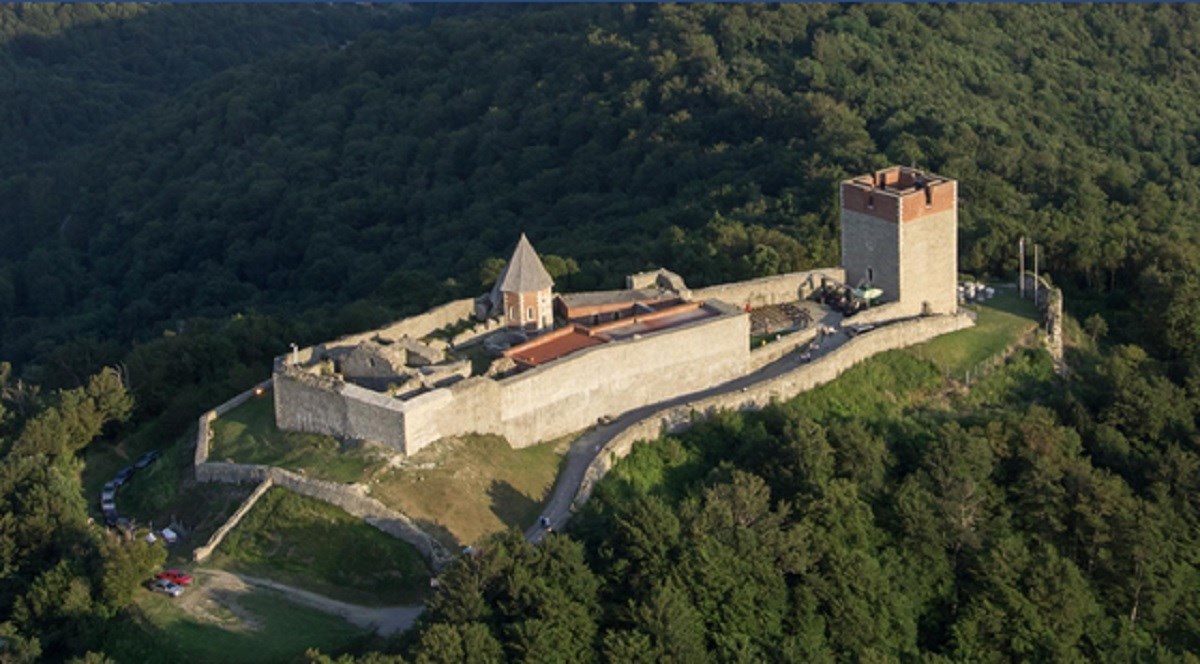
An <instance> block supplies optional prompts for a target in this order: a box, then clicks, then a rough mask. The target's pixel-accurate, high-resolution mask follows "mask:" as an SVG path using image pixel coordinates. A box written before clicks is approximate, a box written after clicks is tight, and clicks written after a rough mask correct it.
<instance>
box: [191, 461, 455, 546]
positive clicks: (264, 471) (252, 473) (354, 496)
mask: <svg viewBox="0 0 1200 664" xmlns="http://www.w3.org/2000/svg"><path fill="white" fill-rule="evenodd" d="M196 480H197V481H199V482H220V483H224V484H244V483H247V482H267V481H270V483H271V485H272V486H279V487H283V488H285V489H287V490H289V491H292V492H295V493H298V494H300V495H302V496H308V497H310V498H315V499H317V500H320V501H322V502H326V503H329V504H330V505H334V506H335V507H339V508H341V509H342V510H345V511H346V512H347V513H348V514H350V515H352V516H355V517H358V518H360V519H362V520H363V521H365V522H367V523H369V524H370V525H372V526H374V527H375V528H378V529H379V530H381V531H383V532H385V533H387V534H389V535H391V536H393V537H396V538H398V539H402V540H404V541H405V542H408V543H409V544H411V545H413V546H414V547H416V549H417V550H418V551H419V552H420V553H421V555H422V556H424V557H425V559H426V560H427V561H429V563H430V565H432V566H433V567H434V568H435V569H440V568H441V567H443V566H445V565H446V564H448V563H449V562H450V560H451V559H452V556H451V555H450V553H449V552H448V551H447V550H446V548H445V547H444V546H442V544H441V542H438V541H437V540H436V539H434V538H433V536H431V535H429V534H428V533H426V532H425V531H423V530H421V529H420V528H419V527H418V526H417V525H416V524H415V523H413V521H412V519H409V518H408V517H407V516H405V515H403V514H401V513H400V512H397V511H395V510H393V509H391V508H389V507H387V506H386V505H384V504H383V503H381V502H379V501H378V500H376V499H374V498H372V497H370V496H368V495H366V492H365V491H364V490H363V488H362V487H361V486H360V485H350V484H339V483H337V482H328V481H325V480H317V479H312V478H308V477H304V476H303V475H300V474H298V473H294V472H292V471H290V470H284V469H283V468H276V467H273V466H258V465H253V464H238V463H205V464H202V465H199V466H196Z"/></svg>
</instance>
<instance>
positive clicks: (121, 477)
mask: <svg viewBox="0 0 1200 664" xmlns="http://www.w3.org/2000/svg"><path fill="white" fill-rule="evenodd" d="M131 477H133V468H132V467H131V466H125V467H124V468H122V469H121V471H120V472H119V473H117V476H116V477H114V478H113V481H114V482H116V483H117V486H121V485H123V484H125V483H126V482H128V481H129V478H131Z"/></svg>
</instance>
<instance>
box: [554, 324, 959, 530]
mask: <svg viewBox="0 0 1200 664" xmlns="http://www.w3.org/2000/svg"><path fill="white" fill-rule="evenodd" d="M973 324H974V321H973V319H972V318H971V317H970V316H965V315H958V316H930V317H926V318H915V319H911V320H907V321H901V322H898V323H893V324H891V325H885V326H883V327H880V328H878V329H875V330H872V331H870V332H867V333H864V334H861V335H859V336H857V337H854V338H853V339H851V340H849V341H847V342H846V343H845V344H844V345H842V347H841V348H838V349H837V350H836V351H833V352H832V353H830V354H829V355H826V356H824V357H822V358H820V359H818V360H815V361H813V362H812V363H810V364H804V365H800V366H798V367H797V368H795V369H793V370H792V371H789V372H787V373H785V374H782V375H780V376H778V377H776V378H773V379H770V380H765V381H763V382H761V383H757V384H755V385H753V386H751V387H748V388H746V389H745V390H744V391H741V392H727V393H724V394H718V395H714V396H711V397H708V398H705V399H698V400H696V401H693V402H690V403H687V404H683V405H679V406H672V407H668V408H663V409H662V410H659V411H657V412H655V413H652V414H651V415H649V416H647V417H645V418H643V419H641V420H638V421H637V422H635V423H633V424H631V425H630V426H628V427H626V428H625V429H624V430H623V431H621V432H620V433H618V434H617V435H616V436H614V437H613V438H611V439H610V440H609V441H608V443H607V444H605V446H604V449H603V450H601V452H600V453H599V454H598V455H597V456H596V458H595V459H594V460H593V461H592V463H591V465H589V466H588V469H587V472H586V473H585V475H584V479H583V482H581V483H580V485H579V489H578V491H577V492H576V494H575V501H574V504H575V506H576V507H578V506H580V505H582V504H583V503H584V502H586V501H587V499H588V498H589V497H591V494H592V490H593V489H594V488H595V485H596V482H599V481H600V479H602V478H603V477H604V476H605V475H606V474H607V473H608V471H609V470H611V469H612V467H613V466H614V465H616V463H617V461H619V460H621V459H623V458H625V457H626V456H628V455H629V453H630V451H632V449H633V445H634V443H636V442H638V441H641V440H653V439H655V438H658V437H659V436H661V435H663V434H667V433H676V432H679V431H682V430H684V429H687V428H689V427H691V425H692V424H693V423H694V422H697V421H701V420H705V419H708V418H710V417H712V416H713V415H714V414H716V413H717V412H719V411H722V410H738V411H745V410H759V409H761V408H763V407H764V406H766V405H768V404H770V403H771V402H772V401H781V400H787V399H791V398H793V397H795V396H796V395H798V394H800V393H801V392H805V391H807V390H810V389H812V388H814V387H816V386H818V385H823V384H825V383H828V382H830V381H832V380H834V379H835V378H837V377H838V376H840V375H842V373H844V372H845V371H846V370H847V369H849V368H850V367H853V366H854V365H856V364H858V363H860V362H862V361H863V360H866V359H867V358H870V357H871V356H873V355H877V354H879V353H881V352H884V351H888V350H893V349H897V348H904V347H905V346H911V345H914V344H919V343H922V342H924V341H928V340H930V339H932V338H934V337H937V336H940V335H942V334H946V333H948V332H954V331H956V330H961V329H964V328H967V327H970V326H971V325H973Z"/></svg>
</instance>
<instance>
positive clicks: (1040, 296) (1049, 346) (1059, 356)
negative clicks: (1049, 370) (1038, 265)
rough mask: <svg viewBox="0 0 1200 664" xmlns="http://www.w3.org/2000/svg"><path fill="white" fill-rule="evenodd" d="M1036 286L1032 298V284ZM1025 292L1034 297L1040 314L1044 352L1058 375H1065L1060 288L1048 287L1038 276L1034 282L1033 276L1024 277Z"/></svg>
mask: <svg viewBox="0 0 1200 664" xmlns="http://www.w3.org/2000/svg"><path fill="white" fill-rule="evenodd" d="M1035 283H1036V284H1037V289H1038V290H1037V291H1036V297H1034V295H1033V294H1034V290H1033V287H1034V284H1035ZM1025 292H1026V293H1030V294H1031V295H1030V296H1031V297H1034V304H1035V305H1037V307H1038V311H1040V312H1041V314H1042V329H1043V330H1044V331H1045V333H1046V337H1045V343H1046V350H1047V351H1049V353H1050V357H1051V358H1052V359H1053V360H1054V366H1055V369H1056V370H1057V371H1058V373H1059V374H1066V372H1067V363H1066V356H1065V355H1064V352H1063V327H1062V326H1063V293H1062V289H1061V288H1057V287H1055V286H1052V285H1050V282H1049V280H1047V279H1046V278H1045V277H1044V276H1042V275H1038V278H1037V280H1036V281H1035V280H1034V278H1033V275H1030V274H1026V275H1025Z"/></svg>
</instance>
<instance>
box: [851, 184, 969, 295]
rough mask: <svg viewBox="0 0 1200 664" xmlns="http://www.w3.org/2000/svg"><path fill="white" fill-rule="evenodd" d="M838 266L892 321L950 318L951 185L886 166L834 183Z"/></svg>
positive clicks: (954, 278) (953, 267)
mask: <svg viewBox="0 0 1200 664" xmlns="http://www.w3.org/2000/svg"><path fill="white" fill-rule="evenodd" d="M841 206H842V267H843V268H845V270H846V282H847V284H848V285H850V286H859V285H860V284H871V285H873V286H874V287H875V288H880V289H882V290H883V301H884V302H898V303H899V306H898V307H896V315H897V316H911V315H916V314H950V313H954V312H956V311H958V294H957V287H958V183H957V182H955V181H954V180H950V179H948V178H944V177H941V176H938V175H933V174H931V173H923V172H921V171H918V170H916V169H912V168H904V167H902V166H893V167H891V168H888V169H884V170H882V171H877V172H876V173H875V174H873V175H863V176H860V177H856V178H853V179H850V180H846V181H845V182H843V183H842V187H841Z"/></svg>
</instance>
